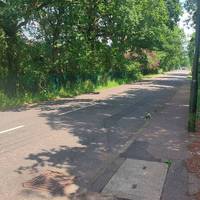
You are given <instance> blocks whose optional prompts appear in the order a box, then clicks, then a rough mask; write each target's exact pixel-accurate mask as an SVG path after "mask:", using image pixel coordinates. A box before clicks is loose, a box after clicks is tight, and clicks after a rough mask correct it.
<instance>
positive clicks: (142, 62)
mask: <svg viewBox="0 0 200 200" xmlns="http://www.w3.org/2000/svg"><path fill="white" fill-rule="evenodd" d="M180 14H181V7H180V3H179V1H178V0H156V1H155V0H143V1H141V0H115V1H109V0H81V1H70V0H67V1H66V0H59V1H50V0H38V1H35V0H31V1H30V0H29V1H28V0H6V1H1V0H0V78H1V79H0V90H1V91H2V92H3V93H4V96H2V99H4V100H2V101H7V102H9V99H21V101H22V102H24V101H25V102H31V101H37V100H38V99H40V100H41V99H42V100H45V99H49V98H56V97H57V96H61V97H65V96H73V95H76V94H80V93H86V92H90V91H93V90H95V88H97V87H101V86H104V85H106V84H108V85H109V84H111V83H112V82H114V83H125V82H131V81H135V80H138V79H139V78H140V77H141V74H142V73H145V74H147V73H153V72H155V73H156V72H158V71H159V70H161V69H162V70H170V69H174V68H177V67H179V66H181V60H183V59H182V58H183V57H184V55H185V52H183V50H182V49H183V35H182V33H181V31H180V30H179V28H178V26H177V22H178V19H179V16H180ZM127 52H132V53H133V54H135V55H136V56H135V57H134V56H133V58H131V59H127V58H126V56H125V54H126V53H127ZM2 92H1V93H2ZM11 104H12V103H11Z"/></svg>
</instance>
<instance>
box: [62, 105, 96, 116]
mask: <svg viewBox="0 0 200 200" xmlns="http://www.w3.org/2000/svg"><path fill="white" fill-rule="evenodd" d="M97 104H100V103H93V104H91V105H88V106H84V107H81V108H77V109H74V110H70V111H67V112H64V113H60V114H58V115H59V116H62V115H66V114H69V113H73V112H76V111H78V110H83V109H85V108H89V107H92V106H95V105H97Z"/></svg>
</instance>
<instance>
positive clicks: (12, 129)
mask: <svg viewBox="0 0 200 200" xmlns="http://www.w3.org/2000/svg"><path fill="white" fill-rule="evenodd" d="M23 127H24V125H21V126H17V127H15V128H10V129H7V130H5V131H1V132H0V134H3V133H7V132H10V131H14V130H16V129H20V128H23Z"/></svg>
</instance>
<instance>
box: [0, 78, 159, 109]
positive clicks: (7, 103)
mask: <svg viewBox="0 0 200 200" xmlns="http://www.w3.org/2000/svg"><path fill="white" fill-rule="evenodd" d="M160 75H161V74H148V75H144V76H141V77H139V78H138V79H137V80H135V82H136V81H138V80H142V79H147V78H148V79H150V78H155V77H158V76H160ZM132 82H133V81H132ZM126 83H127V81H123V80H120V81H115V80H110V81H108V82H107V83H106V84H101V85H97V86H94V85H93V84H92V83H91V82H89V81H86V82H85V83H84V84H80V85H76V86H74V87H71V88H61V89H59V90H55V91H53V92H50V91H46V90H44V91H42V92H41V93H39V94H34V95H33V94H31V93H26V94H24V95H18V96H17V97H15V98H9V97H8V96H6V95H5V94H4V93H3V92H1V91H0V110H7V109H12V108H16V107H19V106H22V105H25V104H32V103H39V102H42V101H47V100H53V99H57V98H67V97H74V96H77V95H80V94H86V93H90V92H101V91H103V90H105V89H109V88H115V87H118V86H120V85H123V84H126Z"/></svg>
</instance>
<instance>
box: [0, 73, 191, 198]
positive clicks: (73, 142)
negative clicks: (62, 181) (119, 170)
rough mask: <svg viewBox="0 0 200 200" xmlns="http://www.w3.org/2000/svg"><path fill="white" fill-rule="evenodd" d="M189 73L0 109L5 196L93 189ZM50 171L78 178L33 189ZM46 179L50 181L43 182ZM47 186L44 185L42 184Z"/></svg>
mask: <svg viewBox="0 0 200 200" xmlns="http://www.w3.org/2000/svg"><path fill="white" fill-rule="evenodd" d="M187 76H188V71H173V72H170V73H168V74H166V75H162V76H160V77H157V78H153V79H149V80H143V81H141V82H138V83H134V84H128V85H123V86H120V87H118V88H113V89H108V90H105V91H102V92H101V93H100V94H87V95H81V96H79V97H76V98H74V99H61V100H57V101H51V102H46V103H43V104H40V105H32V106H26V107H22V108H18V109H15V110H9V111H5V112H0V177H1V178H0V199H2V200H23V199H26V200H28V199H31V200H36V199H38V200H40V199H62V198H63V199H66V197H64V196H65V194H70V193H73V192H74V191H76V190H77V189H78V188H88V187H89V185H90V186H91V183H92V182H93V181H94V179H95V178H96V177H97V176H98V174H99V173H100V171H101V170H102V169H104V167H105V166H106V165H107V164H108V162H109V161H110V160H112V159H113V157H115V156H116V155H117V154H118V153H119V152H121V151H122V150H123V149H124V147H125V145H127V144H128V143H130V141H133V140H134V139H136V138H137V137H138V136H140V132H141V130H142V129H143V128H144V127H147V126H148V124H150V123H151V120H149V121H147V120H145V119H144V116H145V113H146V112H149V113H151V115H152V118H155V117H156V116H159V115H161V113H162V110H163V109H164V108H165V107H166V106H167V105H168V104H169V103H170V102H171V99H172V98H173V97H174V95H175V94H176V93H177V91H180V90H181V88H182V87H183V86H185V87H188V86H189V79H188V78H187ZM49 170H51V171H53V172H55V171H56V172H60V173H63V174H65V175H66V177H68V178H69V179H70V180H73V181H72V182H73V183H71V184H70V186H69V187H68V188H67V189H66V188H65V191H62V190H59V189H57V190H54V189H53V186H52V184H51V185H50V186H48V188H43V189H41V190H40V189H38V188H37V189H36V190H34V189H33V188H31V186H30V184H29V183H27V181H29V180H31V179H32V178H34V177H36V176H38V175H40V174H45V173H46V174H47V172H49ZM43 182H44V180H43ZM41 185H42V183H41Z"/></svg>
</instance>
